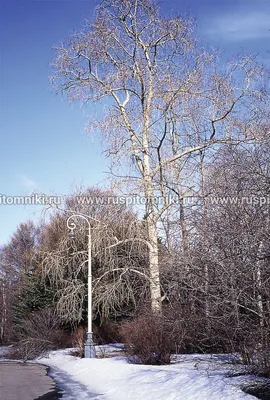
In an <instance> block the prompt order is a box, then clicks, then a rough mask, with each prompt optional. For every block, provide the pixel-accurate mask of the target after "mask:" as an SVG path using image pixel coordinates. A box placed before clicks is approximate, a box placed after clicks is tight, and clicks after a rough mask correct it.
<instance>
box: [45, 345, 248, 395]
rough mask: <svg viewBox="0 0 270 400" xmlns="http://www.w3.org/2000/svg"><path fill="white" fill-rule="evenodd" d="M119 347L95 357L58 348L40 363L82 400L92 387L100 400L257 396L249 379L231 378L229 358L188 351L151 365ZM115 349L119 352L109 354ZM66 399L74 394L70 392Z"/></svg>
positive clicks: (112, 347) (111, 348) (110, 348)
mask: <svg viewBox="0 0 270 400" xmlns="http://www.w3.org/2000/svg"><path fill="white" fill-rule="evenodd" d="M117 350H121V345H111V346H107V347H106V346H105V347H104V346H103V347H101V348H99V349H98V352H99V353H100V355H102V356H103V357H104V358H96V359H80V358H77V357H73V356H71V355H70V350H59V351H54V352H51V353H50V354H49V356H48V358H42V359H40V360H38V362H40V363H43V364H46V365H48V366H50V367H51V368H52V370H51V371H52V376H53V377H54V376H55V378H56V380H57V381H58V383H59V376H60V377H62V378H61V379H62V382H63V383H64V382H65V384H66V386H67V387H68V386H69V380H70V382H73V393H74V391H77V398H78V399H87V398H88V397H87V391H89V396H90V397H89V398H91V399H96V400H249V399H250V400H252V399H255V397H253V396H251V395H248V394H245V393H244V392H243V391H241V389H240V386H241V384H243V383H244V382H248V381H249V379H250V378H248V377H237V378H232V377H228V374H229V373H230V372H232V368H233V367H232V365H231V364H230V363H229V362H228V361H229V357H228V356H222V355H212V356H211V355H183V356H178V357H176V358H175V360H174V362H173V363H172V364H171V365H166V366H147V365H134V364H130V363H129V362H128V360H127V358H126V357H123V356H117V353H115V352H116V351H117ZM112 352H114V353H115V354H116V356H115V357H112V358H106V354H111V353H112ZM57 374H58V378H57ZM76 382H78V383H79V385H78V386H77V387H76ZM60 386H61V382H60ZM64 391H65V389H64ZM90 393H91V395H90ZM93 393H94V394H96V396H93V395H92V394H93ZM65 398H66V399H69V398H70V397H69V396H68V394H67V395H66V396H65V395H64V397H63V399H65Z"/></svg>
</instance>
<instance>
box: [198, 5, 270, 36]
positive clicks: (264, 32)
mask: <svg viewBox="0 0 270 400" xmlns="http://www.w3.org/2000/svg"><path fill="white" fill-rule="evenodd" d="M205 22H206V24H207V28H205V30H204V32H205V33H206V34H207V35H209V36H218V37H219V38H222V39H224V40H230V41H243V40H253V39H255V40H256V39H267V38H269V41H270V13H268V12H267V13H262V12H252V13H248V14H244V13H243V14H230V15H228V14H227V15H223V16H216V17H215V18H213V19H212V20H211V21H209V20H208V21H205Z"/></svg>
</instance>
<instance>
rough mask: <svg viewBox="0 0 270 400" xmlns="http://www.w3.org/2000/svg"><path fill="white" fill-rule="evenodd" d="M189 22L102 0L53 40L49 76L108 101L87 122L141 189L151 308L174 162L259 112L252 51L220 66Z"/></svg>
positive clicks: (233, 134) (122, 173) (74, 96)
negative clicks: (76, 27) (79, 24)
mask: <svg viewBox="0 0 270 400" xmlns="http://www.w3.org/2000/svg"><path fill="white" fill-rule="evenodd" d="M192 31H193V23H192V21H191V20H189V19H183V18H181V17H179V16H176V17H163V16H162V15H161V14H160V11H159V8H158V6H157V4H156V3H155V1H152V0H104V1H102V2H101V4H100V5H99V6H98V7H97V9H96V12H95V17H94V19H93V20H91V21H87V22H86V23H85V25H84V27H83V29H82V30H81V31H79V32H78V33H75V34H73V35H72V36H71V37H70V38H68V39H67V40H66V41H65V42H64V43H63V44H61V45H60V46H59V47H58V48H57V49H56V57H55V60H54V63H53V65H54V69H55V72H54V76H53V82H54V84H56V86H57V88H58V89H59V90H60V91H62V92H65V93H67V95H68V97H69V99H70V100H71V101H75V100H79V101H82V102H83V103H89V102H98V103H99V104H101V105H104V108H103V109H104V112H103V113H101V112H100V111H98V113H97V115H100V114H102V115H101V116H100V118H99V117H97V118H95V119H94V120H93V121H92V123H91V124H90V125H91V126H90V130H91V128H92V129H94V130H99V131H100V132H101V133H102V134H103V135H104V137H105V143H106V144H107V155H108V156H111V159H112V168H113V169H112V171H113V174H114V175H115V176H117V177H118V178H121V180H123V182H124V183H125V184H127V181H129V183H132V185H131V186H132V190H131V192H129V193H130V194H134V193H136V195H140V196H143V197H144V199H145V203H146V204H145V208H146V210H145V216H146V217H145V219H146V225H147V231H148V243H149V246H148V253H149V271H150V278H151V283H150V294H151V299H152V309H153V311H160V310H161V298H162V292H161V284H160V270H159V269H160V268H159V255H158V222H159V219H160V217H161V216H162V214H163V213H164V212H165V211H166V210H168V208H169V207H170V206H171V202H170V201H169V200H168V194H169V193H170V190H171V189H170V186H171V185H170V179H171V178H170V177H171V175H172V174H171V172H170V169H171V168H172V166H173V165H175V163H176V162H177V163H178V164H179V167H178V168H182V167H183V165H184V164H185V163H186V162H187V160H188V159H189V157H190V156H193V155H194V156H195V155H196V154H197V153H198V151H200V150H201V149H208V148H216V147H218V146H219V145H220V144H223V143H227V142H228V141H229V142H232V143H239V141H242V140H247V139H252V138H253V137H254V129H253V125H254V124H255V123H257V122H258V120H259V119H260V118H261V117H260V116H259V114H260V113H259V106H258V103H259V102H260V101H262V96H263V95H262V92H261V91H259V90H257V88H256V85H255V83H254V79H255V78H256V77H257V76H258V75H259V74H260V73H261V70H260V68H259V67H258V65H257V64H256V62H255V60H254V59H250V58H248V57H239V58H238V59H237V60H235V61H233V62H231V63H230V64H228V65H226V67H225V68H219V66H218V59H217V57H216V56H217V55H216V54H210V53H207V52H206V51H205V50H203V49H202V50H200V49H199V46H198V45H197V43H196V40H195V39H194V37H193V33H192ZM253 97H254V98H255V99H256V104H257V105H256V107H255V106H253V105H252V98H253ZM170 110H173V113H174V117H175V122H174V127H173V129H174V140H175V141H176V142H177V145H174V146H172V143H171V137H170V133H171V129H170V123H168V113H169V111H170ZM115 167H116V169H115ZM182 196H183V194H181V195H180V197H182ZM156 197H159V198H161V199H162V202H159V204H157V202H156V201H155V199H156Z"/></svg>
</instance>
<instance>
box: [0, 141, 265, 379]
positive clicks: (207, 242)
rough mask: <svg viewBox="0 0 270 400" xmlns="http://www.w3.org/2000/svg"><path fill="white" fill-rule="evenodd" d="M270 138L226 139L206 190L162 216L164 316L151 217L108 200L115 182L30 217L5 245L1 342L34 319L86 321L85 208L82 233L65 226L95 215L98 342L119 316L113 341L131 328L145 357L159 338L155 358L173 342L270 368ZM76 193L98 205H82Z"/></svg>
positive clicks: (207, 172)
mask: <svg viewBox="0 0 270 400" xmlns="http://www.w3.org/2000/svg"><path fill="white" fill-rule="evenodd" d="M269 146H270V143H269V142H267V141H264V142H263V143H261V144H256V145H251V146H247V145H244V146H238V147H237V146H233V147H230V146H226V147H223V148H222V150H220V151H219V152H218V153H217V154H216V155H215V159H214V160H211V162H208V160H205V159H202V165H201V168H198V171H200V172H198V176H197V178H198V184H197V186H196V188H194V189H193V192H192V193H191V192H189V195H188V197H186V198H183V199H182V200H183V201H182V202H181V203H179V202H176V203H175V204H174V205H173V206H172V207H171V208H170V209H168V210H167V211H166V212H165V213H164V214H163V217H162V219H161V221H160V226H159V259H160V283H161V294H162V296H161V298H160V299H159V300H160V304H161V309H162V313H161V314H160V313H158V314H155V313H154V312H153V310H151V296H150V280H151V277H150V273H149V238H148V236H147V228H146V222H145V218H144V217H141V216H140V214H136V213H135V211H134V210H132V209H130V208H129V207H127V206H126V205H123V204H121V205H119V204H113V203H112V202H111V201H109V199H111V198H112V196H116V193H115V192H114V193H113V192H111V191H102V190H99V189H94V188H90V189H86V190H80V191H78V192H77V193H73V194H72V195H70V196H69V197H68V198H67V200H66V203H65V204H64V205H63V209H62V210H56V211H54V212H52V213H51V217H50V220H49V221H47V222H43V223H40V224H37V225H34V224H33V223H32V222H30V221H29V222H26V223H22V224H21V225H20V226H19V227H18V229H17V231H16V232H15V233H14V234H13V236H12V238H11V239H10V242H9V243H8V244H7V245H5V246H3V247H2V248H1V264H0V265H1V296H0V302H1V308H0V313H1V314H0V318H1V342H2V343H4V342H9V341H14V340H15V341H21V340H23V341H24V343H26V338H27V334H28V335H29V329H30V330H31V329H32V331H31V332H32V335H31V337H32V338H33V329H34V327H38V329H36V330H38V331H39V334H40V332H41V334H42V337H43V336H44V330H46V329H47V331H48V332H52V331H54V330H56V331H57V332H58V334H57V337H58V340H60V339H59V338H60V337H61V335H60V333H59V332H62V333H63V332H65V334H71V333H72V332H73V331H74V330H76V328H78V326H86V324H87V273H88V263H87V261H88V251H87V246H88V227H87V224H85V223H84V221H83V220H79V219H78V220H76V217H75V221H76V223H77V227H76V229H75V230H74V232H73V233H74V237H70V235H69V233H70V232H69V230H68V228H67V218H68V217H69V216H70V215H73V214H82V215H85V216H89V221H90V224H91V239H92V244H91V249H92V272H93V315H94V323H95V325H96V327H97V328H95V333H96V340H100V335H102V334H101V332H102V329H103V328H104V325H106V324H107V325H108V324H111V326H113V327H114V331H115V332H113V333H112V335H111V337H110V338H111V340H113V339H119V340H120V339H121V338H120V336H121V332H122V335H124V338H123V337H122V340H125V341H126V342H127V343H128V342H130V340H131V338H132V337H133V347H132V346H131V347H130V349H131V348H132V349H133V351H134V343H135V342H136V344H137V347H136V351H137V353H139V354H141V353H140V351H142V354H141V356H142V360H143V361H144V362H147V361H149V354H147V357H146V358H145V355H144V354H145V346H146V347H147V348H148V349H152V347H151V346H153V343H152V342H153V341H154V342H155V341H156V342H155V345H154V347H155V346H156V347H155V354H159V352H158V351H157V348H158V349H159V351H160V359H158V360H157V359H156V358H155V362H162V361H164V360H167V361H168V355H169V354H171V352H175V351H177V352H195V351H196V352H197V351H201V352H240V353H241V354H242V356H243V358H244V361H245V362H247V363H250V364H254V365H256V366H257V367H258V368H259V370H260V371H261V372H262V373H265V374H266V373H269V362H270V360H269V346H270V342H269V340H270V330H269V327H270V325H269V324H270V285H269V279H270V257H269V256H270V251H269V250H270V235H269V233H270V230H269V223H270V152H269ZM77 196H85V197H86V198H91V199H92V200H93V201H92V202H90V203H92V204H91V205H90V206H89V205H83V206H82V205H80V204H78V203H77V200H76V198H77ZM98 198H99V199H100V198H102V199H103V200H102V203H103V204H102V205H101V204H98V203H99V201H95V199H98ZM48 310H53V312H50V311H48ZM52 313H53V315H54V316H52ZM39 315H42V318H40V317H38V316H39ZM37 320H38V321H39V322H37ZM33 321H34V322H33ZM127 321H132V322H127ZM46 324H47V325H46ZM50 324H51V325H50ZM129 324H131V325H129ZM45 325H46V326H47V328H45ZM120 325H121V326H122V328H121V329H122V331H121V330H119V329H118V326H120ZM130 326H131V327H132V329H130ZM136 326H137V328H138V331H136ZM98 327H99V328H98ZM99 329H100V331H99ZM120 331H121V332H120ZM146 331H147V333H146ZM157 332H159V334H158V335H161V336H162V337H160V336H158V337H156V335H157ZM135 333H136V338H134V334H135ZM132 335H133V336H132ZM166 338H167V339H166ZM168 339H169V343H167V342H166V340H167V341H168ZM139 343H141V344H142V343H144V348H143V349H140V345H139ZM27 345H28V347H29V343H28V342H27ZM30 347H31V346H30ZM164 349H166V351H165V353H166V354H165V355H164V354H163V353H162V352H164ZM28 351H29V352H30V350H29V349H28ZM150 353H151V352H150ZM151 354H152V355H153V354H154V351H152V353H151ZM155 357H157V356H156V355H155ZM150 361H151V362H153V361H154V360H153V359H151V357H150ZM267 371H268V372H267Z"/></svg>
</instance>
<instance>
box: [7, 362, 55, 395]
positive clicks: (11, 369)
mask: <svg viewBox="0 0 270 400" xmlns="http://www.w3.org/2000/svg"><path fill="white" fill-rule="evenodd" d="M58 398H59V396H58V395H57V392H56V386H55V383H54V381H53V379H52V378H51V377H49V376H48V375H47V367H46V366H44V365H40V364H28V363H21V362H13V361H1V362H0V400H37V399H40V400H41V399H42V400H45V399H46V400H47V399H48V400H49V399H51V400H53V399H58Z"/></svg>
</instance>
